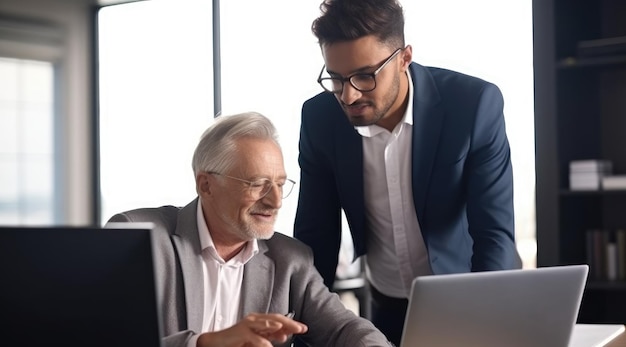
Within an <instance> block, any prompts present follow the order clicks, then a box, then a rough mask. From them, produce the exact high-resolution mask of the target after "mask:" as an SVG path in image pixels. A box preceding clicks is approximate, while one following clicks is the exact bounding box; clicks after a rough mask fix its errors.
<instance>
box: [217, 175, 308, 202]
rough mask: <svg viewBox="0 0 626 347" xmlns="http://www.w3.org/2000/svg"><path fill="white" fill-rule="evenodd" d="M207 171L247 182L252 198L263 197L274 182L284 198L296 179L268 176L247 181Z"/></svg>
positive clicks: (259, 198)
mask: <svg viewBox="0 0 626 347" xmlns="http://www.w3.org/2000/svg"><path fill="white" fill-rule="evenodd" d="M208 173H210V174H213V175H218V176H224V177H226V178H230V179H233V180H237V181H240V182H244V183H247V184H248V191H249V193H250V198H252V199H254V200H261V199H263V198H264V197H265V196H266V195H267V194H269V192H270V190H272V186H273V185H274V184H276V186H277V187H278V190H279V191H280V194H281V198H282V199H284V198H286V197H288V196H289V194H291V191H292V190H293V187H294V186H295V184H296V181H294V180H292V179H289V178H287V179H285V181H284V182H274V181H272V180H270V179H269V178H259V179H257V180H254V181H249V180H244V179H243V178H239V177H233V176H228V175H224V174H222V173H219V172H213V171H209V172H208Z"/></svg>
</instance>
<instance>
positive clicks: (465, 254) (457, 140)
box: [294, 63, 521, 287]
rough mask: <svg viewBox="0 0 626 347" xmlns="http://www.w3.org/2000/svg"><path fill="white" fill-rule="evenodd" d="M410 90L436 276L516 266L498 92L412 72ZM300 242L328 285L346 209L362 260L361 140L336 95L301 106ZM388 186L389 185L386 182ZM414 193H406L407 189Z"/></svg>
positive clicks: (441, 72) (415, 165) (423, 222)
mask: <svg viewBox="0 0 626 347" xmlns="http://www.w3.org/2000/svg"><path fill="white" fill-rule="evenodd" d="M409 70H410V73H411V78H412V80H413V87H414V89H413V90H414V99H413V141H412V146H413V148H412V153H411V158H412V182H411V183H412V190H413V200H414V203H415V209H416V213H417V219H418V221H419V224H420V228H421V231H422V234H423V238H424V241H425V244H426V248H427V250H428V257H429V260H430V265H431V268H432V271H433V272H434V274H445V273H458V272H469V271H484V270H499V269H510V268H519V267H520V266H521V263H520V261H519V256H518V254H517V251H516V248H515V233H514V215H513V174H512V168H511V156H510V148H509V143H508V140H507V136H506V132H505V124H504V115H503V104H504V102H503V97H502V93H501V92H500V90H499V89H498V87H497V86H495V85H494V84H491V83H489V82H486V81H483V80H481V79H478V78H475V77H471V76H468V75H464V74H461V73H458V72H454V71H450V70H445V69H440V68H432V67H424V66H421V65H419V64H417V63H411V65H410V69H409ZM299 147H300V154H299V158H298V161H299V164H300V169H301V177H300V194H299V200H298V208H297V212H296V219H295V229H294V236H295V237H296V238H298V239H300V240H302V241H303V242H304V243H306V244H307V245H309V246H310V247H311V248H312V249H313V252H314V256H315V265H316V267H317V268H318V270H319V271H320V273H321V274H322V276H323V277H324V281H325V283H326V284H327V285H328V286H330V287H332V284H333V281H334V278H335V271H336V268H337V261H338V252H339V247H340V241H341V209H343V210H344V211H345V214H346V218H347V221H348V225H349V227H350V232H351V234H352V239H353V244H354V248H355V258H356V257H358V256H361V255H363V254H365V253H366V251H367V250H366V240H365V239H366V237H367V233H366V230H367V225H366V220H365V207H364V193H363V184H364V183H363V182H364V180H363V147H362V139H361V136H360V135H359V134H358V133H357V132H356V130H355V129H354V127H353V126H352V125H351V124H350V123H349V121H348V119H347V117H346V115H345V114H344V112H343V110H342V109H341V107H340V106H339V103H338V101H337V99H336V98H335V96H334V95H333V94H331V93H326V92H324V93H321V94H318V95H316V96H314V97H313V98H311V99H309V100H307V101H306V102H305V103H304V105H303V107H302V123H301V129H300V143H299ZM381 184H384V183H381ZM407 189H409V187H407Z"/></svg>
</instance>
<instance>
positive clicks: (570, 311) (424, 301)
mask: <svg viewBox="0 0 626 347" xmlns="http://www.w3.org/2000/svg"><path fill="white" fill-rule="evenodd" d="M588 271H589V267H588V266H587V265H568V266H555V267H543V268H537V269H524V270H502V271H488V272H474V273H465V274H450V275H437V276H422V277H418V278H416V279H415V280H414V281H413V286H412V290H411V297H410V298H409V308H408V310H407V316H406V319H405V325H404V333H403V336H402V343H401V347H413V346H429V347H458V346H464V347H502V346H507V347H528V346H533V347H542V346H546V347H559V346H561V347H566V346H567V345H568V343H569V339H570V336H571V333H572V330H573V327H574V325H575V323H576V319H577V316H578V310H579V308H580V303H581V299H582V295H583V290H584V287H585V283H586V280H587V273H588Z"/></svg>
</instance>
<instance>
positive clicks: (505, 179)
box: [466, 84, 521, 271]
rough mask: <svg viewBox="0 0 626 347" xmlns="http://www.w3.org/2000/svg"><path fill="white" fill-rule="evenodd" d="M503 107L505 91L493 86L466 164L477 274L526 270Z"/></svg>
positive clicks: (485, 93) (483, 99)
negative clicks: (518, 239) (519, 243)
mask: <svg viewBox="0 0 626 347" xmlns="http://www.w3.org/2000/svg"><path fill="white" fill-rule="evenodd" d="M503 104H504V101H503V97H502V94H501V92H500V90H499V89H498V88H497V87H496V86H495V85H493V84H487V85H486V86H485V88H484V89H483V90H482V93H481V94H480V96H479V99H478V107H477V108H476V120H475V124H474V127H473V134H472V137H471V138H472V143H471V144H470V148H471V149H470V155H469V157H468V161H467V163H466V165H467V166H466V172H469V174H468V177H467V182H468V191H467V193H468V201H467V217H468V223H469V232H470V234H471V236H472V238H473V240H474V246H473V256H472V271H483V270H500V269H509V268H519V267H521V261H520V259H519V256H518V253H517V250H516V248H515V227H514V212H513V173H512V165H511V151H510V148H509V142H508V139H507V136H506V129H505V121H504V114H503Z"/></svg>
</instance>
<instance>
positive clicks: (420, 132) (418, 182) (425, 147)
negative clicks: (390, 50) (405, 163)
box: [410, 63, 444, 220]
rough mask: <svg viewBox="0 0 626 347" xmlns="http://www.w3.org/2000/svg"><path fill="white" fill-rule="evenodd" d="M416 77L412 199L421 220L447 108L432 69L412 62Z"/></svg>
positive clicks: (414, 84)
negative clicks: (441, 102)
mask: <svg viewBox="0 0 626 347" xmlns="http://www.w3.org/2000/svg"><path fill="white" fill-rule="evenodd" d="M410 67H411V68H410V72H411V78H412V79H413V87H414V89H413V151H412V152H413V153H412V172H413V174H412V178H413V182H412V183H413V202H414V203H415V210H416V213H417V218H418V220H422V218H424V209H425V207H426V197H427V193H428V187H429V182H430V176H431V173H432V170H433V165H434V160H435V155H436V153H437V149H438V148H437V146H438V144H439V137H440V133H441V128H442V126H443V118H444V111H443V108H442V107H441V106H440V105H439V101H440V95H439V91H438V90H437V87H436V86H435V83H434V81H433V78H432V75H431V74H430V72H429V71H428V70H427V69H426V68H425V67H423V66H421V65H419V64H416V63H412V64H411V65H410Z"/></svg>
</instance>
